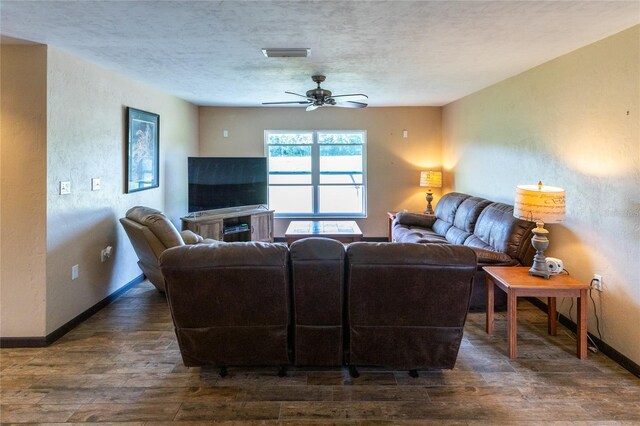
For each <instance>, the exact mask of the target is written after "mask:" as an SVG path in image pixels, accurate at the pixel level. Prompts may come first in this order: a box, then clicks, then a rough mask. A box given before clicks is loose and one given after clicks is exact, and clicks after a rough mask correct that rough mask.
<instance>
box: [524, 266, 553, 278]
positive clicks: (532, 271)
mask: <svg viewBox="0 0 640 426" xmlns="http://www.w3.org/2000/svg"><path fill="white" fill-rule="evenodd" d="M529 275H532V276H536V277H542V278H546V279H549V278H550V277H551V273H549V271H548V270H547V265H546V264H545V266H544V270H540V269H538V268H536V267H535V265H534V266H532V267H531V269H529Z"/></svg>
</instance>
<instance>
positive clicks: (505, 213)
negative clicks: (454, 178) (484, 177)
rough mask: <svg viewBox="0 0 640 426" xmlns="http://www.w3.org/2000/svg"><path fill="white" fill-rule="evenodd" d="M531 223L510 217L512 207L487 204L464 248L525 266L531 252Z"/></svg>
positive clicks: (530, 257) (529, 261) (529, 259)
mask: <svg viewBox="0 0 640 426" xmlns="http://www.w3.org/2000/svg"><path fill="white" fill-rule="evenodd" d="M534 227H535V223H533V222H528V221H525V220H521V219H517V218H515V217H514V216H513V206H510V205H508V204H503V203H491V204H489V205H488V206H487V207H486V208H484V210H482V212H481V213H480V217H478V220H477V222H476V226H475V229H474V231H473V234H472V235H470V236H469V237H468V238H467V239H466V241H465V242H464V244H465V245H467V246H471V247H478V248H481V249H486V250H492V251H499V252H503V253H506V254H508V255H509V256H510V257H512V258H514V259H518V261H519V262H520V263H521V264H522V265H529V264H530V263H531V260H532V259H533V254H534V250H533V248H532V247H531V236H532V233H531V230H532V229H533V228H534Z"/></svg>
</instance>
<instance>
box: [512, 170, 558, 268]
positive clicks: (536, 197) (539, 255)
mask: <svg viewBox="0 0 640 426" xmlns="http://www.w3.org/2000/svg"><path fill="white" fill-rule="evenodd" d="M564 205H565V201H564V189H562V188H557V187H555V186H545V185H543V184H542V182H538V184H537V185H518V186H517V187H516V199H515V202H514V208H513V215H514V216H515V217H517V218H518V219H524V220H528V221H531V222H536V227H535V228H534V230H533V238H531V245H532V246H533V248H534V249H535V250H536V254H535V256H534V257H533V265H532V266H531V269H529V275H535V276H538V277H543V278H547V279H548V278H549V276H550V275H551V274H550V272H549V270H548V268H547V263H546V260H545V257H544V251H545V250H546V249H547V247H549V239H548V238H547V235H548V234H549V231H547V230H546V229H544V224H545V222H546V223H558V222H562V221H563V220H564Z"/></svg>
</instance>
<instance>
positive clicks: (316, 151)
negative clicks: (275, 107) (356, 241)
mask: <svg viewBox="0 0 640 426" xmlns="http://www.w3.org/2000/svg"><path fill="white" fill-rule="evenodd" d="M301 133H311V135H312V143H311V144H277V145H275V146H311V183H298V184H296V183H286V184H271V183H267V186H268V187H269V188H270V187H272V186H304V187H308V186H310V187H311V191H312V200H311V203H312V205H311V208H312V212H311V213H278V212H277V211H276V212H275V215H274V216H275V217H278V218H292V219H295V218H354V219H361V218H366V217H367V186H368V185H367V131H366V130H306V129H304V130H303V129H301V130H265V131H264V155H265V157H267V168H268V165H269V146H274V144H269V135H270V134H301ZM321 133H330V134H354V133H358V134H361V135H362V141H363V142H362V144H321V143H319V142H318V139H319V134H321ZM321 146H361V147H362V183H361V184H360V183H358V184H354V183H325V184H321V183H320V147H321ZM267 174H269V170H267ZM354 185H358V186H362V213H354V212H352V213H320V212H319V211H318V210H319V208H320V188H321V187H323V186H354Z"/></svg>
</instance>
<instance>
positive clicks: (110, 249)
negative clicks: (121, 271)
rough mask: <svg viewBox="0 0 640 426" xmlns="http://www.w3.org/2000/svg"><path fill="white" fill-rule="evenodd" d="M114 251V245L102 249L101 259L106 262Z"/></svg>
mask: <svg viewBox="0 0 640 426" xmlns="http://www.w3.org/2000/svg"><path fill="white" fill-rule="evenodd" d="M112 252H113V247H111V246H107V247H106V248H104V249H102V251H101V252H100V261H101V262H102V263H104V262H106V261H107V260H108V259H109V258H111V253H112Z"/></svg>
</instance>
